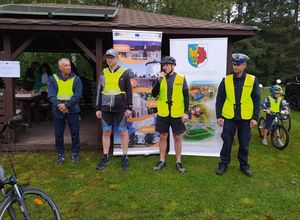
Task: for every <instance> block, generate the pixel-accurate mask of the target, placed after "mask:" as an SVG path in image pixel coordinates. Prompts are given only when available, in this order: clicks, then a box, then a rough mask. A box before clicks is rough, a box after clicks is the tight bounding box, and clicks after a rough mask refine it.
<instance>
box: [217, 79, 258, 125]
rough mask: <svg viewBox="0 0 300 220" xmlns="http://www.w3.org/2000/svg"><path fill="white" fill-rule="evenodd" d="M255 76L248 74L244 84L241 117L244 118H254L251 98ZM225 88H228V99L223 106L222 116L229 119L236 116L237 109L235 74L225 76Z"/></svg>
mask: <svg viewBox="0 0 300 220" xmlns="http://www.w3.org/2000/svg"><path fill="white" fill-rule="evenodd" d="M254 79H255V76H253V75H250V74H246V78H245V81H244V85H243V90H242V95H241V100H240V105H241V117H242V119H244V120H248V119H251V118H252V115H253V108H254V106H253V100H252V98H251V92H252V90H253V84H254ZM225 90H226V100H225V102H224V105H223V108H222V116H223V117H224V118H227V119H232V118H234V109H235V105H236V103H235V93H234V83H233V74H231V75H228V76H226V77H225Z"/></svg>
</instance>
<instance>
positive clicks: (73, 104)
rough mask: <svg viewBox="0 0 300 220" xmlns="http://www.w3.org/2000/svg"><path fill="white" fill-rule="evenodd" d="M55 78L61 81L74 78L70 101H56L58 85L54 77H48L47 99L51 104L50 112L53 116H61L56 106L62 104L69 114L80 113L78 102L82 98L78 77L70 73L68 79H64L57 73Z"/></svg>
mask: <svg viewBox="0 0 300 220" xmlns="http://www.w3.org/2000/svg"><path fill="white" fill-rule="evenodd" d="M57 76H58V78H59V79H61V80H64V81H65V80H67V79H70V78H73V77H75V79H74V83H73V88H72V89H73V96H72V97H71V98H70V100H59V99H57V93H58V85H57V82H56V80H55V78H54V76H50V77H49V81H48V99H49V101H50V102H51V103H52V112H53V114H58V115H61V114H63V113H62V112H61V111H59V110H58V109H57V105H58V104H61V103H64V104H65V105H66V106H67V108H68V110H69V113H77V112H80V108H79V102H80V99H81V96H82V83H81V80H80V78H79V77H78V76H76V75H75V74H74V73H70V75H69V77H68V78H64V77H63V76H62V74H61V72H58V73H57Z"/></svg>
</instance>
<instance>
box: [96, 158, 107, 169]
mask: <svg viewBox="0 0 300 220" xmlns="http://www.w3.org/2000/svg"><path fill="white" fill-rule="evenodd" d="M109 163H110V162H109V159H108V158H104V157H103V158H102V159H101V160H100V162H99V163H98V164H97V166H96V169H97V170H102V169H103V168H104V167H106V166H107V165H108V164H109Z"/></svg>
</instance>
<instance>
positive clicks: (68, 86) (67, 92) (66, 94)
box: [54, 74, 75, 101]
mask: <svg viewBox="0 0 300 220" xmlns="http://www.w3.org/2000/svg"><path fill="white" fill-rule="evenodd" d="M54 79H55V81H56V83H57V87H58V91H57V96H56V97H57V99H58V100H65V101H67V100H70V99H71V97H72V96H73V94H74V93H73V84H74V80H75V76H74V77H72V78H68V79H67V80H65V81H64V80H62V79H60V78H59V77H58V76H57V75H56V74H54Z"/></svg>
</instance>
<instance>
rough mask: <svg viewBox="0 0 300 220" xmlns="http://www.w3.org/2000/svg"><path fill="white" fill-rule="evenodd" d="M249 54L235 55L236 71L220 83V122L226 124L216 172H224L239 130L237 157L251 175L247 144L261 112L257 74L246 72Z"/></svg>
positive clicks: (217, 103) (233, 56)
mask: <svg viewBox="0 0 300 220" xmlns="http://www.w3.org/2000/svg"><path fill="white" fill-rule="evenodd" d="M248 59H249V57H248V56H246V55H245V54H241V53H235V54H232V64H233V71H234V74H230V75H227V76H226V77H225V78H224V79H223V80H222V82H221V83H220V86H219V89H218V95H217V101H216V116H217V123H218V125H219V126H221V127H223V132H222V134H221V137H222V139H223V147H222V150H221V152H220V159H221V162H220V163H219V166H218V169H217V171H216V174H217V175H223V174H224V173H225V172H226V170H227V166H228V165H229V163H230V160H231V147H232V142H233V138H234V135H235V132H236V130H237V133H238V140H239V145H240V146H239V151H238V159H239V162H240V170H241V171H242V172H243V173H244V174H245V175H246V176H252V171H251V169H250V165H249V164H248V146H249V141H250V138H251V128H253V127H254V126H255V125H256V124H257V120H258V117H259V111H260V90H259V86H258V83H257V80H256V77H255V76H253V75H250V74H247V73H246V72H245V69H246V67H247V63H246V62H247V60H248Z"/></svg>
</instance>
